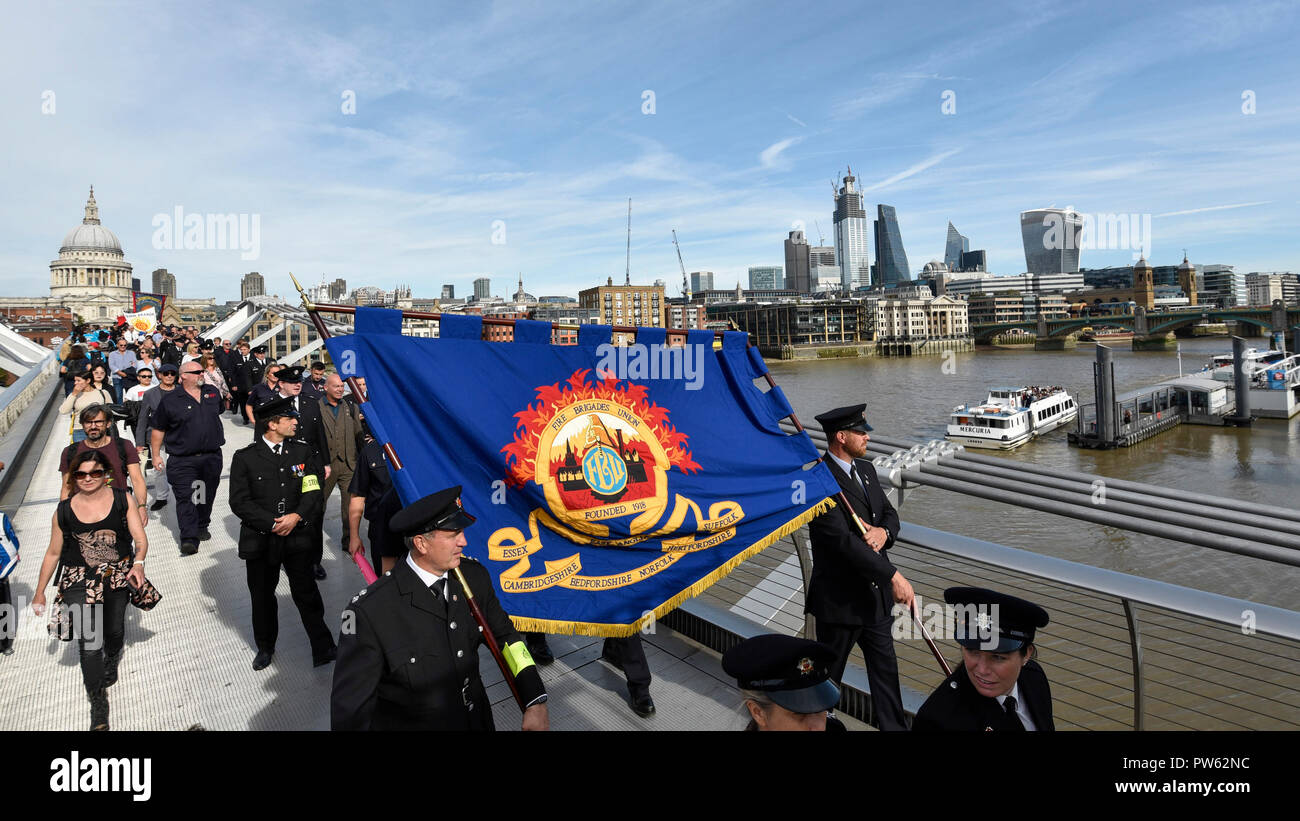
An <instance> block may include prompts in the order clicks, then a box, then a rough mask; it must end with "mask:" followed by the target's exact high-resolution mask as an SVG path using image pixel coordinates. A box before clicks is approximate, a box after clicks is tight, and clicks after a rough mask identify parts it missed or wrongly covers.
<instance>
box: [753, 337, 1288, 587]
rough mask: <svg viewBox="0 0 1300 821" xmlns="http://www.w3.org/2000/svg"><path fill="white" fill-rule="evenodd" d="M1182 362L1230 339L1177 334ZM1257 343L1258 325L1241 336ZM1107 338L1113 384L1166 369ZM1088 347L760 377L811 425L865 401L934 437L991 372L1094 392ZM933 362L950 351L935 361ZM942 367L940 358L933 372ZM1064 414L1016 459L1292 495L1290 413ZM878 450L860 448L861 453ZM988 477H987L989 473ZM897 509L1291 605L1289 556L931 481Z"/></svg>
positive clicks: (997, 378)
mask: <svg viewBox="0 0 1300 821" xmlns="http://www.w3.org/2000/svg"><path fill="white" fill-rule="evenodd" d="M1180 342H1181V345H1182V366H1183V372H1184V373H1192V372H1194V371H1197V370H1200V368H1201V367H1202V366H1203V365H1204V364H1205V363H1206V362H1208V361H1209V358H1210V356H1211V355H1213V354H1217V353H1226V352H1231V350H1232V342H1231V340H1230V339H1228V338H1226V337H1218V338H1208V339H1207V338H1202V339H1187V340H1181V341H1180ZM1249 344H1250V345H1252V346H1254V347H1261V348H1262V347H1267V345H1268V341H1267V340H1266V339H1251V340H1249ZM1112 348H1113V350H1114V351H1115V357H1114V359H1115V382H1116V388H1117V391H1118V392H1119V393H1123V392H1125V391H1129V390H1135V389H1138V388H1141V387H1144V386H1146V385H1149V384H1152V383H1154V382H1157V381H1159V380H1161V379H1166V378H1169V377H1174V376H1177V375H1178V373H1179V370H1178V368H1179V366H1178V357H1177V354H1176V353H1175V352H1174V351H1168V352H1163V351H1162V352H1149V351H1148V352H1137V353H1135V352H1132V351H1130V350H1129V349H1128V343H1127V342H1124V343H1120V344H1117V345H1114V346H1112ZM1095 356H1096V354H1095V349H1094V348H1093V346H1092V345H1091V344H1088V343H1082V344H1080V345H1079V347H1078V348H1076V349H1074V350H1068V351H1050V352H1049V351H1034V350H1032V346H1025V347H1024V348H980V349H978V350H976V351H974V352H968V353H954V354H951V359H949V358H948V357H944V356H921V357H907V358H903V357H897V358H887V357H869V358H862V359H851V360H827V361H814V362H779V361H769V362H768V367H769V368H770V370H771V373H772V378H773V379H775V380H776V383H777V384H778V385H780V386H781V389H782V390H783V391H784V392H785V394H786V396H787V397H788V398H789V400H790V403H791V405H792V406H793V407H794V410H795V412H796V413H797V414H798V415H799V419H800V421H801V422H803V423H804V424H806V425H816V420H814V419H813V417H814V416H815V415H816V414H818V413H821V412H823V411H825V410H828V409H830V408H833V407H838V406H841V405H850V404H854V403H857V402H866V403H867V421H868V422H869V423H870V424H871V425H872V426H873V427H874V428H875V431H876V433H877V434H879V435H881V436H885V437H892V438H898V439H907V440H913V441H918V442H925V441H929V440H931V439H941V438H942V437H943V434H944V430H945V426H946V425H947V419H948V414H949V413H950V412H951V411H952V409H953V407H954V406H956V405H958V404H960V403H963V402H979V401H983V400H984V398H985V397H986V395H987V391H988V389H989V388H990V387H992V386H995V385H1017V386H1018V385H1059V386H1061V387H1063V388H1065V389H1066V390H1068V391H1069V392H1070V394H1071V395H1073V396H1074V397H1075V399H1076V401H1077V402H1078V403H1079V404H1080V405H1085V404H1088V403H1090V402H1092V401H1093V385H1092V363H1093V362H1094V361H1095ZM945 362H949V363H950V364H949V365H948V367H947V368H945V367H944V364H945ZM945 371H947V372H945ZM1072 428H1073V423H1071V424H1070V425H1068V426H1066V427H1065V428H1061V429H1059V430H1056V431H1053V432H1051V433H1049V434H1047V435H1046V436H1045V437H1043V438H1040V439H1036V440H1033V441H1031V442H1029V443H1028V444H1026V445H1024V446H1022V447H1020V448H1019V449H1017V450H1014V451H1011V452H1010V454H999V453H998V452H996V451H989V450H977V451H975V452H978V453H983V454H986V455H1001V456H1004V457H1005V458H1007V459H1009V460H1013V461H1018V462H1026V463H1033V464H1036V465H1040V466H1044V467H1050V468H1057V469H1060V470H1072V471H1083V472H1087V473H1095V474H1098V475H1100V476H1109V477H1113V478H1119V479H1129V480H1132V481H1137V482H1147V483H1150V484H1155V485H1162V486H1164V487H1168V488H1178V489H1182V490H1186V491H1188V492H1192V493H1209V494H1214V495H1217V496H1223V497H1227V498H1229V499H1237V500H1241V501H1242V502H1246V503H1254V504H1262V505H1277V506H1283V507H1287V508H1291V509H1294V508H1295V507H1296V505H1297V501H1298V500H1300V416H1297V417H1294V418H1292V419H1290V420H1280V419H1258V420H1256V421H1255V424H1254V425H1253V426H1252V427H1249V428H1231V427H1224V428H1215V427H1206V426H1200V425H1187V424H1184V425H1179V426H1178V427H1175V428H1173V429H1172V430H1169V431H1166V432H1165V433H1161V434H1158V435H1157V436H1155V437H1153V438H1151V439H1148V440H1146V441H1144V442H1141V443H1139V444H1138V445H1136V446H1134V447H1130V448H1117V449H1115V450H1110V451H1098V450H1084V449H1081V448H1072V447H1070V446H1069V445H1067V444H1066V431H1067V430H1069V429H1072ZM874 455H876V454H868V456H869V457H872V456H874ZM989 481H994V482H996V480H995V479H992V478H991V477H990V479H989ZM899 513H900V515H901V516H902V518H903V520H904V521H905V522H915V523H916V524H919V525H925V526H927V527H934V528H939V529H941V530H947V531H951V532H953V533H960V534H962V535H965V536H971V537H974V538H977V539H985V540H987V541H991V542H999V543H1001V544H1006V545H1010V546H1012V547H1019V548H1023V549H1026V550H1032V551H1035V552H1038V553H1043V554H1047V555H1051V556H1056V557H1059V558H1062V559H1068V560H1070V561H1076V562H1081V563H1084V564H1090V565H1094V566H1096V567H1103V568H1107V569H1111V570H1117V571H1121V572H1124V573H1132V574H1135V575H1139V576H1144V577H1147V578H1153V579H1159V580H1161V581H1166V582H1170V583H1173V584H1180V585H1185V586H1187V587H1193V588H1196V589H1199V590H1207V591H1210V592H1214V593H1221V594H1223V595H1228V596H1236V597H1240V598H1243V599H1248V600H1251V601H1256V602H1260V603H1264V604H1272V605H1276V606H1279V607H1285V608H1288V609H1292V610H1297V609H1300V569H1297V568H1294V567H1290V566H1284V565H1278V564H1275V563H1272V562H1266V561H1263V560H1261V559H1254V558H1249V557H1244V556H1238V555H1235V554H1231V553H1224V552H1220V551H1216V550H1211V549H1208V548H1203V547H1197V546H1193V545H1186V544H1182V543H1178V542H1172V541H1169V540H1167V539H1161V538H1158V537H1154V536H1147V535H1145V534H1140V533H1131V532H1128V531H1125V530H1118V529H1115V528H1111V527H1105V526H1102V525H1096V524H1092V523H1090V522H1084V521H1080V520H1077V519H1071V518H1067V517H1064V516H1057V515H1054V514H1048V513H1042V512H1039V511H1034V510H1028V509H1025V508H1021V507H1016V506H1013V505H1009V504H1002V503H999V502H994V501H991V500H986V499H979V498H975V497H973V496H967V495H965V494H959V493H953V492H951V491H947V490H940V489H938V488H927V487H919V488H909V489H908V491H907V495H906V499H905V501H904V504H903V505H902V507H901V508H900V510H899Z"/></svg>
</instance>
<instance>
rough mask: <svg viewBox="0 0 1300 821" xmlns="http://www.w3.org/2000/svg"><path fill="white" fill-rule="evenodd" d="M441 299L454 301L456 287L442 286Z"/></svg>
mask: <svg viewBox="0 0 1300 821" xmlns="http://www.w3.org/2000/svg"><path fill="white" fill-rule="evenodd" d="M442 298H443V299H455V298H456V286H455V285H444V286H442Z"/></svg>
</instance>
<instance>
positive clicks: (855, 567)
mask: <svg viewBox="0 0 1300 821" xmlns="http://www.w3.org/2000/svg"><path fill="white" fill-rule="evenodd" d="M866 407H867V406H866V405H853V406H850V407H847V408H836V409H835V410H832V411H827V412H826V413H823V414H821V415H820V416H818V417H817V421H818V423H820V424H821V426H822V430H824V431H825V432H826V440H827V448H826V457H825V462H826V465H827V467H829V468H830V471H831V474H832V475H833V476H834V477H835V481H837V482H838V483H839V485H840V489H841V490H843V491H844V495H845V496H846V497H847V498H848V500H849V504H850V505H851V506H852V508H853V509H852V510H851V511H850V510H845V509H844V506H843V504H841V505H839V507H838V508H837V509H835V510H828V511H826V512H825V513H823V514H821V515H820V516H818V517H817V518H816V519H813V520H812V522H810V523H809V525H808V535H809V537H810V538H811V540H812V552H813V569H812V580H811V582H810V583H809V585H808V595H807V598H806V602H805V605H804V610H805V612H808V613H811V614H812V615H813V616H815V617H816V619H817V640H818V641H820V642H821V643H823V644H825V645H827V646H829V647H830V648H831V649H832V650H834V651H835V656H836V659H835V664H834V666H833V667H832V669H831V678H832V679H833V680H834V681H835V683H836V684H837V685H838V684H839V683H840V681H841V680H842V679H843V677H844V667H845V665H846V664H847V662H848V658H849V651H850V650H852V649H853V645H854V644H857V645H858V646H859V647H861V648H862V655H863V657H864V659H865V660H866V665H867V680H868V682H869V683H870V685H871V701H872V705H873V713H874V716H873V719H874V720H873V722H872V723H873V724H874V725H875V726H876V727H878V728H879V729H881V730H906V729H907V718H906V716H905V715H904V713H903V698H902V694H901V693H900V692H899V688H898V659H897V658H896V657H895V655H894V638H893V634H892V632H891V630H890V627H891V625H892V623H893V620H892V618H891V615H890V611H891V610H892V607H893V603H894V602H896V601H897V602H900V603H902V604H905V605H907V606H909V607H910V606H911V604H912V597H913V593H912V585H911V584H910V583H909V582H908V581H907V579H905V578H904V577H903V574H902V573H900V572H899V571H898V570H897V569H896V568H895V567H894V566H893V565H892V564H890V562H889V557H888V553H887V550H888V548H889V546H890V545H892V544H893V543H894V539H895V537H897V536H898V528H899V521H898V512H897V511H895V510H894V506H893V505H891V504H890V503H889V499H887V498H886V497H885V492H884V490H883V489H882V488H881V486H880V480H879V479H878V478H877V477H876V469H875V467H874V466H872V464H871V462H869V461H867V460H866V459H864V458H863V457H864V456H866V455H867V442H868V441H869V440H870V437H868V436H867V431H869V430H871V426H870V425H868V424H867V419H866V416H865V414H864V412H865V410H866ZM854 516H856V517H857V518H858V519H860V520H861V523H862V525H863V527H864V528H865V530H866V540H865V541H864V540H863V536H862V535H861V534H862V531H861V530H859V528H858V524H857V523H856V522H854V521H853V517H854Z"/></svg>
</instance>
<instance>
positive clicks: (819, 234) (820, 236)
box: [813, 220, 826, 245]
mask: <svg viewBox="0 0 1300 821" xmlns="http://www.w3.org/2000/svg"><path fill="white" fill-rule="evenodd" d="M813 225H816V226H817V244H818V245H825V244H826V237H825V236H824V235H823V234H822V225H821V223H820V222H818V221H817V220H813Z"/></svg>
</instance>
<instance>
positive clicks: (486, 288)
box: [474, 277, 492, 299]
mask: <svg viewBox="0 0 1300 821" xmlns="http://www.w3.org/2000/svg"><path fill="white" fill-rule="evenodd" d="M491 296H492V280H491V279H490V278H488V277H479V278H478V279H476V280H474V299H489V298H491Z"/></svg>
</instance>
